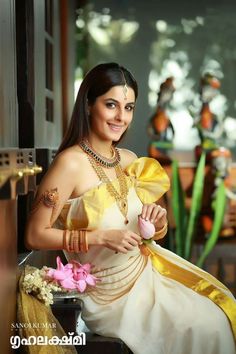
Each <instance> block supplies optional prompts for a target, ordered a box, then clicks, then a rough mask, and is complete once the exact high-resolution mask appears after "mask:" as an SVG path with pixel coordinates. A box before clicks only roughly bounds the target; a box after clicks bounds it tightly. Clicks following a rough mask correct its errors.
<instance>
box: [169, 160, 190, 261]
mask: <svg viewBox="0 0 236 354" xmlns="http://www.w3.org/2000/svg"><path fill="white" fill-rule="evenodd" d="M171 186H172V198H171V202H172V210H173V216H174V220H175V225H176V229H175V242H176V253H177V254H178V255H179V256H183V255H184V242H185V220H186V209H185V195H184V191H183V188H182V185H181V181H180V177H179V171H178V162H177V161H176V160H174V161H173V162H172V181H171Z"/></svg>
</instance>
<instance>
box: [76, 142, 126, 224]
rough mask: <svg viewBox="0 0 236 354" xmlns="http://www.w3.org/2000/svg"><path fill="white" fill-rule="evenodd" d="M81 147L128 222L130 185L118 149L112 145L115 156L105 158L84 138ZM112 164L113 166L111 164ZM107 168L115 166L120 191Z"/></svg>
mask: <svg viewBox="0 0 236 354" xmlns="http://www.w3.org/2000/svg"><path fill="white" fill-rule="evenodd" d="M79 145H80V147H81V149H82V150H83V151H84V152H85V153H86V154H87V156H88V160H89V162H90V164H91V166H92V167H93V169H94V171H95V172H96V174H97V176H98V178H99V179H100V181H101V182H103V183H105V184H106V188H107V191H108V193H109V194H110V195H111V196H112V197H113V198H114V199H115V201H116V203H117V206H118V208H119V209H120V211H121V213H122V215H123V216H124V218H125V221H124V223H125V224H128V222H129V220H128V218H127V214H128V200H127V197H128V186H127V181H126V176H125V173H124V171H123V170H122V167H121V165H120V154H119V151H118V149H116V148H114V147H113V146H112V148H111V149H112V152H113V156H112V158H111V159H108V158H105V157H103V156H102V155H100V154H98V153H97V152H96V151H95V150H94V149H93V148H92V147H91V145H88V143H87V141H85V140H83V141H82V143H80V144H79ZM111 164H112V166H111ZM103 167H105V168H111V167H114V168H115V173H116V177H117V180H118V183H119V191H118V190H117V189H116V188H115V187H114V185H113V183H112V181H111V180H110V179H109V177H108V176H107V175H106V173H105V172H104V170H103Z"/></svg>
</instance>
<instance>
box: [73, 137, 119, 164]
mask: <svg viewBox="0 0 236 354" xmlns="http://www.w3.org/2000/svg"><path fill="white" fill-rule="evenodd" d="M79 146H80V147H81V149H82V150H83V151H84V152H86V154H88V155H89V156H91V157H92V158H93V159H94V160H96V161H97V162H98V163H99V164H100V165H102V166H103V167H106V168H113V167H115V166H116V165H117V164H118V163H119V162H120V153H119V150H118V149H116V148H114V147H113V146H111V152H112V157H111V158H107V157H104V156H102V155H100V154H99V153H98V152H97V151H95V150H94V149H93V148H92V146H91V145H90V144H89V142H88V141H87V140H82V141H81V142H80V144H79Z"/></svg>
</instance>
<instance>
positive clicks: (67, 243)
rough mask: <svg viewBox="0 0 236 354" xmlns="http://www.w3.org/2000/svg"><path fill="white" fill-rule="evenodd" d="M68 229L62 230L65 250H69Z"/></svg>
mask: <svg viewBox="0 0 236 354" xmlns="http://www.w3.org/2000/svg"><path fill="white" fill-rule="evenodd" d="M69 236H70V235H69V230H64V231H63V249H64V250H66V251H67V252H70V247H69V245H70V239H69Z"/></svg>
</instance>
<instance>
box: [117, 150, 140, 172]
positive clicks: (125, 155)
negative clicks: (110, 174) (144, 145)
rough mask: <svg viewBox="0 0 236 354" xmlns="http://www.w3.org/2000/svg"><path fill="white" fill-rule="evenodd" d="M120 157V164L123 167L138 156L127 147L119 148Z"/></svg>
mask: <svg viewBox="0 0 236 354" xmlns="http://www.w3.org/2000/svg"><path fill="white" fill-rule="evenodd" d="M119 152H120V157H121V165H122V167H123V168H125V167H126V166H128V165H130V164H131V163H132V162H133V161H134V160H136V159H137V158H138V156H137V155H136V154H135V153H134V152H133V151H131V150H128V149H119Z"/></svg>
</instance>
